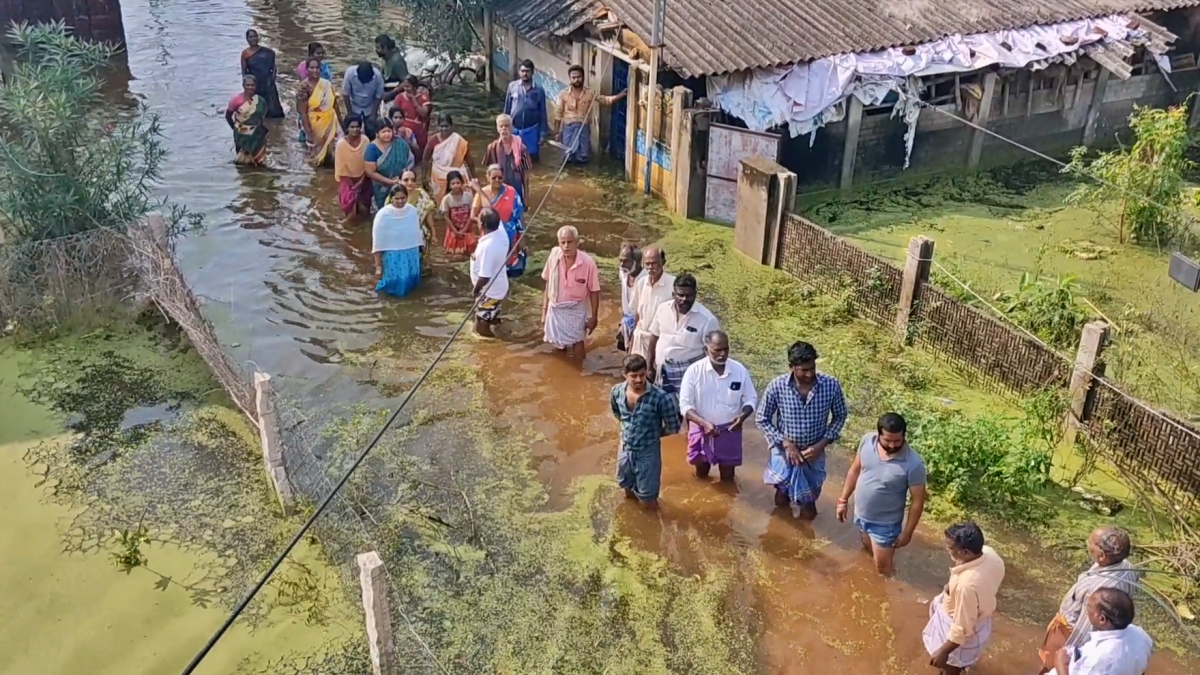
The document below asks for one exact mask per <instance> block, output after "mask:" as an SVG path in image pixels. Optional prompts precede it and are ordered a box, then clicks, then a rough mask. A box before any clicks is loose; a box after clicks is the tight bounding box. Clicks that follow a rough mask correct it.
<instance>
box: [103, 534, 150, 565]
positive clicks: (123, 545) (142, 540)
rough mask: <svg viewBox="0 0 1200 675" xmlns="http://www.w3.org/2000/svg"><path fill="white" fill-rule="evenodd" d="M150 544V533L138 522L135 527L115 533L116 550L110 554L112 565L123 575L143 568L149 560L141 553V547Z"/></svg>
mask: <svg viewBox="0 0 1200 675" xmlns="http://www.w3.org/2000/svg"><path fill="white" fill-rule="evenodd" d="M149 543H150V532H149V530H147V529H146V525H145V523H144V522H141V521H139V522H138V524H137V527H136V528H134V529H132V530H129V529H126V530H121V531H120V532H117V550H116V551H113V553H112V561H113V565H115V566H116V568H117V569H118V570H120V571H122V572H124V573H125V574H129V573H130V572H132V571H133V570H135V569H137V568H139V567H145V566H146V563H147V562H149V560H148V559H147V558H146V554H145V553H142V545H143V544H149Z"/></svg>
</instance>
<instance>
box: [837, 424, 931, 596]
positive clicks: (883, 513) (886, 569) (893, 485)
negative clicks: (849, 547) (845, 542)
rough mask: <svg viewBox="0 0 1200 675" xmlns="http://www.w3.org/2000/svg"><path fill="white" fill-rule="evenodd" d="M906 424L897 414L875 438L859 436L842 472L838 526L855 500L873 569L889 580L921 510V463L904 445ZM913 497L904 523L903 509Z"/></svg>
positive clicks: (878, 427) (878, 428)
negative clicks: (852, 500) (852, 458)
mask: <svg viewBox="0 0 1200 675" xmlns="http://www.w3.org/2000/svg"><path fill="white" fill-rule="evenodd" d="M907 431H908V424H907V423H906V422H905V421H904V417H903V416H902V415H900V414H899V413H894V412H890V413H886V414H885V415H883V416H882V417H880V418H879V422H878V423H877V424H876V425H875V433H873V434H867V435H866V436H863V438H862V442H860V443H859V444H858V453H857V454H856V455H855V456H854V461H853V462H851V463H850V470H849V471H847V472H846V483H845V485H843V486H842V496H841V497H839V498H838V502H837V519H838V522H840V523H844V522H846V511H847V504H848V503H849V501H850V496H851V495H857V496H856V497H855V499H854V524H855V525H856V526H857V527H858V536H859V539H861V540H862V545H863V548H865V549H866V550H867V551H869V552H870V553H871V557H872V558H874V559H875V569H876V570H878V571H879V573H880V574H882V575H884V576H891V574H892V572H893V570H894V567H893V565H892V560H893V558H894V556H895V554H896V549H898V548H904V547H905V546H908V544H909V542H911V541H912V538H913V533H914V532H916V531H917V525H918V524H919V523H920V522H921V513H922V512H923V511H924V510H925V462H924V461H923V460H922V459H921V456H920V455H918V454H917V453H916V451H915V450H913V449H912V448H911V447H910V446H909V445H908V440H907V438H906V436H905V435H906V433H907ZM910 494H911V495H912V506H911V507H910V508H909V511H908V519H907V520H905V518H904V507H905V505H906V504H907V502H908V496H909V495H910Z"/></svg>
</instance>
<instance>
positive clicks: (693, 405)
mask: <svg viewBox="0 0 1200 675" xmlns="http://www.w3.org/2000/svg"><path fill="white" fill-rule="evenodd" d="M704 351H705V354H706V355H707V356H708V358H706V359H701V360H700V361H697V362H695V363H693V364H692V365H690V366H688V369H687V372H685V373H684V374H683V383H682V384H681V385H680V388H679V410H680V412H682V413H683V418H684V419H685V420H687V422H688V453H687V460H688V464H691V465H693V466H695V467H696V476H697V477H699V478H707V477H708V472H709V471H710V470H711V469H712V467H713V466H714V465H715V466H717V467H718V469H719V470H720V473H721V480H722V481H731V480H733V476H734V471H735V470H736V467H739V466H741V465H742V425H743V424H744V423H745V422H746V420H748V419H750V416H751V415H753V414H754V404H755V403H756V402H757V401H758V396H757V394H755V393H754V383H753V382H752V381H751V380H750V371H748V370H746V367H745V366H743V365H742V364H740V363H738V362H737V361H734V360H733V359H731V358H729V336H728V335H726V334H725V333H724V331H720V330H714V331H711V332H709V333H708V334H707V335H705V336H704Z"/></svg>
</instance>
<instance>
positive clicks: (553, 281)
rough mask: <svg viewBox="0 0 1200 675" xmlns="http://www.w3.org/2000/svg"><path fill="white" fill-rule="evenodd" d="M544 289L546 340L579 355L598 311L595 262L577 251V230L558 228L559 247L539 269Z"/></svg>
mask: <svg viewBox="0 0 1200 675" xmlns="http://www.w3.org/2000/svg"><path fill="white" fill-rule="evenodd" d="M542 279H543V280H544V281H545V282H546V292H545V294H544V296H543V298H542V327H543V329H544V331H545V332H544V338H545V340H546V342H549V343H550V344H552V345H554V348H555V349H558V350H569V353H570V354H571V355H573V356H574V355H576V351H578V355H579V356H582V354H583V342H584V340H585V339H587V336H589V335H591V334H592V331H593V330H595V329H596V315H597V312H598V311H599V310H600V271H599V269H597V267H596V261H594V260H592V257H591V256H590V255H588V254H586V253H584V252H583V251H580V250H579V231H578V230H576V229H575V228H574V227H571V226H570V225H567V226H564V227H561V228H559V230H558V246H555V247H554V250H552V251H550V257H549V258H547V259H546V266H545V267H544V268H543V269H542Z"/></svg>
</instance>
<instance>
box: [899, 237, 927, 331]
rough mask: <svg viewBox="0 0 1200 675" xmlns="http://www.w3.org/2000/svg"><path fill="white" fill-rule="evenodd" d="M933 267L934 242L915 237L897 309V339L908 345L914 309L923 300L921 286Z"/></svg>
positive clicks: (906, 262)
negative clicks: (910, 322)
mask: <svg viewBox="0 0 1200 675" xmlns="http://www.w3.org/2000/svg"><path fill="white" fill-rule="evenodd" d="M932 265H933V240H932V239H930V238H929V237H926V236H924V235H921V236H917V237H913V238H912V239H910V240H909V242H908V255H907V256H906V257H905V260H904V276H903V277H902V279H901V281H900V304H899V306H898V307H897V309H896V337H898V338H900V342H901V343H905V344H907V343H908V339H909V335H908V325H909V321H910V319H911V318H912V313H913V309H914V308H915V307H916V306H917V302H919V301H920V299H921V284H924V283H926V282H927V281H929V269H930V267H932Z"/></svg>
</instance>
